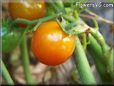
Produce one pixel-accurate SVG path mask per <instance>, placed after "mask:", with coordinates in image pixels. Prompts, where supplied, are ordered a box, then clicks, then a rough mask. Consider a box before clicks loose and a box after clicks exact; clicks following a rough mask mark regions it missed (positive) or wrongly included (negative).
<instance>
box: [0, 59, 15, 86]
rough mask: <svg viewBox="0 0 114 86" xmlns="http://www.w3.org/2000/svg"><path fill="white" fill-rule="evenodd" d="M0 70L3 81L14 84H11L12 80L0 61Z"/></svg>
mask: <svg viewBox="0 0 114 86" xmlns="http://www.w3.org/2000/svg"><path fill="white" fill-rule="evenodd" d="M0 70H1V73H2V76H3V78H4V80H5V81H6V83H7V84H12V85H13V84H14V82H13V80H12V78H11V76H10V74H9V72H8V70H7V68H6V66H5V64H4V63H3V61H1V68H0Z"/></svg>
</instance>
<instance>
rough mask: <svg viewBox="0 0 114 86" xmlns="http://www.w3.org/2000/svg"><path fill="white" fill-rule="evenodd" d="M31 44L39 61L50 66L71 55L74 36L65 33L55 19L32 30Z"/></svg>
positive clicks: (63, 60) (61, 61) (73, 46)
mask: <svg viewBox="0 0 114 86" xmlns="http://www.w3.org/2000/svg"><path fill="white" fill-rule="evenodd" d="M31 46H32V51H33V53H34V55H35V56H36V58H37V59H38V60H39V61H40V62H42V63H44V64H46V65H52V66H54V65H59V64H62V63H63V62H65V61H66V60H67V59H68V58H69V57H70V56H71V55H72V53H73V51H74V48H75V37H74V36H69V35H68V34H66V33H65V32H64V31H63V30H62V29H61V28H60V26H59V25H58V23H57V22H56V21H48V22H45V23H43V24H41V25H40V26H39V28H38V29H37V30H36V31H35V32H34V34H33V37H32V43H31Z"/></svg>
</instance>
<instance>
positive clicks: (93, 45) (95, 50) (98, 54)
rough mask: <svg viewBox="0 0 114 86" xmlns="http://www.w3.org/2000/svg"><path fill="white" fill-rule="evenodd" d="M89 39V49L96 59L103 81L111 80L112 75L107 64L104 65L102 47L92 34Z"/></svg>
mask: <svg viewBox="0 0 114 86" xmlns="http://www.w3.org/2000/svg"><path fill="white" fill-rule="evenodd" d="M89 40H90V44H89V45H88V46H87V50H88V51H89V53H90V55H91V56H92V57H93V59H94V61H95V65H96V68H97V70H98V72H99V75H100V77H101V79H102V81H103V82H105V83H106V82H110V81H111V75H110V73H108V72H107V69H106V66H105V65H104V61H103V59H104V56H103V52H102V48H101V46H100V45H99V43H98V42H97V41H96V39H95V38H94V37H93V36H92V35H91V34H89Z"/></svg>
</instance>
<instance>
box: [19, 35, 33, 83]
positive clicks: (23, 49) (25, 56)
mask: <svg viewBox="0 0 114 86" xmlns="http://www.w3.org/2000/svg"><path fill="white" fill-rule="evenodd" d="M20 48H21V55H22V56H21V57H22V58H21V59H22V64H23V69H24V75H25V79H26V82H27V84H33V83H34V82H33V79H32V74H31V70H30V67H29V65H30V63H29V56H28V51H27V40H26V34H24V35H23V38H22V41H21V44H20Z"/></svg>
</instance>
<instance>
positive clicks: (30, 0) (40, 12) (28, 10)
mask: <svg viewBox="0 0 114 86" xmlns="http://www.w3.org/2000/svg"><path fill="white" fill-rule="evenodd" d="M8 10H9V14H10V16H11V17H12V18H13V19H16V18H24V19H28V20H35V19H38V18H41V17H44V16H45V15H46V5H45V1H44V0H18V1H17V2H16V1H14V2H9V3H8Z"/></svg>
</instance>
